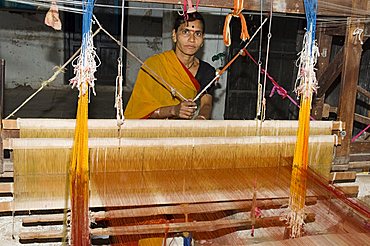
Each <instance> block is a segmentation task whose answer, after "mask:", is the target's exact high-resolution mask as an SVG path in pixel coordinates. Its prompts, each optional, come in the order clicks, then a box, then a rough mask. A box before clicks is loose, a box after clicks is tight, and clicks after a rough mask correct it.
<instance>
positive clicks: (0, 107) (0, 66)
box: [0, 59, 5, 174]
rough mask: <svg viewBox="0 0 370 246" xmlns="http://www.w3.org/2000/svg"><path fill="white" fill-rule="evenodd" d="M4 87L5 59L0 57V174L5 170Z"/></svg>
mask: <svg viewBox="0 0 370 246" xmlns="http://www.w3.org/2000/svg"><path fill="white" fill-rule="evenodd" d="M4 89H5V60H3V59H0V174H3V173H4V171H5V168H4V149H3V112H4Z"/></svg>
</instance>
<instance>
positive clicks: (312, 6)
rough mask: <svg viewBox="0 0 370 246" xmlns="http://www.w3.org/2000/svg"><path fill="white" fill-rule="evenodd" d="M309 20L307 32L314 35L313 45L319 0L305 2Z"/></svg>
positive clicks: (313, 37) (306, 0)
mask: <svg viewBox="0 0 370 246" xmlns="http://www.w3.org/2000/svg"><path fill="white" fill-rule="evenodd" d="M304 7H305V11H306V19H307V31H308V32H311V33H312V43H313V41H314V40H315V31H316V15H317V0H304Z"/></svg>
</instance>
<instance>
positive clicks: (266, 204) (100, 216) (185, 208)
mask: <svg viewBox="0 0 370 246" xmlns="http://www.w3.org/2000/svg"><path fill="white" fill-rule="evenodd" d="M316 202H317V198H316V197H306V205H307V206H310V205H314V204H316ZM287 204H289V198H276V199H263V200H257V204H256V205H255V206H257V207H258V208H259V209H262V210H264V209H276V208H281V207H284V206H286V205H287ZM251 207H252V201H251V200H248V201H231V202H215V203H212V202H210V203H199V204H181V205H175V206H156V207H148V208H128V209H117V210H109V211H100V212H92V213H91V218H92V219H93V220H94V221H102V220H107V219H114V218H126V217H131V218H132V217H146V216H153V215H163V214H172V215H173V214H196V213H198V214H199V213H213V212H217V211H227V210H232V211H233V210H234V211H235V210H238V211H239V210H243V211H250V210H251ZM63 219H64V215H63V214H47V215H33V216H29V217H25V218H23V219H22V223H23V224H24V225H27V224H40V223H55V222H62V221H63Z"/></svg>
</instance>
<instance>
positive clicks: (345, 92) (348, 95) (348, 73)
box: [335, 1, 365, 165]
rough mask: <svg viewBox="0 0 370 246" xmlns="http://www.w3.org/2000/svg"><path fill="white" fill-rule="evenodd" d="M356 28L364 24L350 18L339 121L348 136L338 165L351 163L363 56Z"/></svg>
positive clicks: (336, 160)
mask: <svg viewBox="0 0 370 246" xmlns="http://www.w3.org/2000/svg"><path fill="white" fill-rule="evenodd" d="M364 2H365V1H364ZM356 28H362V29H364V24H363V23H358V22H357V21H356V19H355V18H352V17H349V18H348V19H347V29H346V38H345V42H344V58H343V68H342V77H341V85H340V98H339V107H338V120H341V121H343V122H345V124H346V132H347V134H346V136H345V137H344V139H343V140H342V144H341V146H339V147H338V148H337V156H336V159H335V164H338V165H340V164H347V163H348V162H349V154H350V144H351V138H352V130H353V120H354V113H355V104H356V94H357V84H358V77H359V71H360V61H361V55H362V45H361V43H360V41H359V39H358V37H356V36H354V35H353V33H354V31H355V30H356Z"/></svg>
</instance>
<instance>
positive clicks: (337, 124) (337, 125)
mask: <svg viewBox="0 0 370 246" xmlns="http://www.w3.org/2000/svg"><path fill="white" fill-rule="evenodd" d="M332 129H333V131H344V130H345V129H346V123H345V122H343V121H333V128H332Z"/></svg>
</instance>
